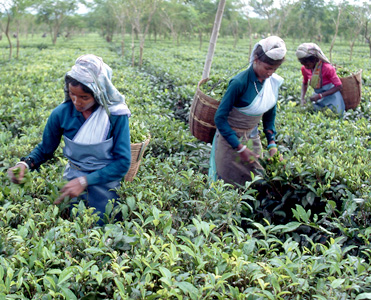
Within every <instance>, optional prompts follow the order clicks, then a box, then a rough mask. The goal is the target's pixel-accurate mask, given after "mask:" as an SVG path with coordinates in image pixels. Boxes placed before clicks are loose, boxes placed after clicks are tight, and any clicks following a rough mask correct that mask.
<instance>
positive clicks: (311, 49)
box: [296, 43, 330, 63]
mask: <svg viewBox="0 0 371 300" xmlns="http://www.w3.org/2000/svg"><path fill="white" fill-rule="evenodd" d="M310 56H315V57H317V58H318V59H319V60H322V61H324V62H327V63H330V61H329V60H328V58H327V57H326V55H325V54H324V53H323V52H322V50H321V48H320V47H319V46H318V45H317V44H315V43H303V44H301V45H299V47H298V49H297V50H296V57H297V58H298V59H301V58H306V57H310Z"/></svg>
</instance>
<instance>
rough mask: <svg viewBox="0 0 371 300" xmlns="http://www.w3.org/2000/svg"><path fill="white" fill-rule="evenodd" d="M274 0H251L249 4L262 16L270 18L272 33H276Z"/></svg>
mask: <svg viewBox="0 0 371 300" xmlns="http://www.w3.org/2000/svg"><path fill="white" fill-rule="evenodd" d="M273 4H274V0H251V1H250V2H249V5H250V6H251V7H252V8H253V9H254V12H255V13H256V14H257V15H259V16H260V17H262V18H264V19H265V18H266V19H267V20H268V24H269V29H270V34H271V35H273V33H274V20H273V16H274V6H273Z"/></svg>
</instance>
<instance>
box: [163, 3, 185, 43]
mask: <svg viewBox="0 0 371 300" xmlns="http://www.w3.org/2000/svg"><path fill="white" fill-rule="evenodd" d="M185 10H188V7H187V6H185V5H184V3H183V1H179V0H170V1H165V2H163V5H162V6H161V7H160V9H159V10H158V12H159V14H160V16H161V19H162V23H163V24H164V25H165V27H166V28H167V29H168V30H169V31H170V34H171V36H172V38H173V41H174V42H177V44H179V39H178V36H179V35H180V32H181V30H182V25H183V22H182V21H183V18H184V11H185Z"/></svg>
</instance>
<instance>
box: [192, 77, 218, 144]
mask: <svg viewBox="0 0 371 300" xmlns="http://www.w3.org/2000/svg"><path fill="white" fill-rule="evenodd" d="M208 80H209V79H208V78H206V79H202V80H201V81H200V82H199V83H198V85H197V91H196V94H195V95H194V97H193V102H192V105H191V111H190V114H189V128H190V130H191V133H192V135H193V136H194V137H196V138H197V139H199V140H200V141H203V142H206V143H211V142H212V141H213V138H214V135H215V131H216V126H215V122H214V115H215V113H216V110H217V109H218V106H219V101H217V100H215V99H214V98H211V97H210V96H207V95H205V94H204V93H203V92H202V91H201V89H200V86H201V85H202V84H205V83H206V82H207V81H208Z"/></svg>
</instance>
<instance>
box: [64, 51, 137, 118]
mask: <svg viewBox="0 0 371 300" xmlns="http://www.w3.org/2000/svg"><path fill="white" fill-rule="evenodd" d="M66 76H70V77H72V78H74V79H75V80H77V81H78V82H81V83H82V84H84V85H85V86H87V87H88V88H90V89H91V90H92V91H93V93H94V96H95V99H96V100H97V101H98V103H99V104H100V105H101V106H103V107H104V108H105V109H106V111H107V112H108V111H110V112H111V113H112V114H115V115H129V116H130V110H129V108H128V107H127V105H126V102H125V96H124V95H122V94H120V92H119V91H118V90H117V89H116V87H115V86H114V85H113V84H112V82H111V77H112V69H111V68H110V67H109V66H108V65H107V64H105V63H104V62H103V60H102V58H101V57H98V56H96V55H94V54H86V55H82V56H80V57H79V58H78V59H76V62H75V65H74V66H73V67H72V69H71V70H70V71H68V72H67V73H66ZM69 99H70V97H69V95H68V93H66V99H65V101H67V100H69Z"/></svg>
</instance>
